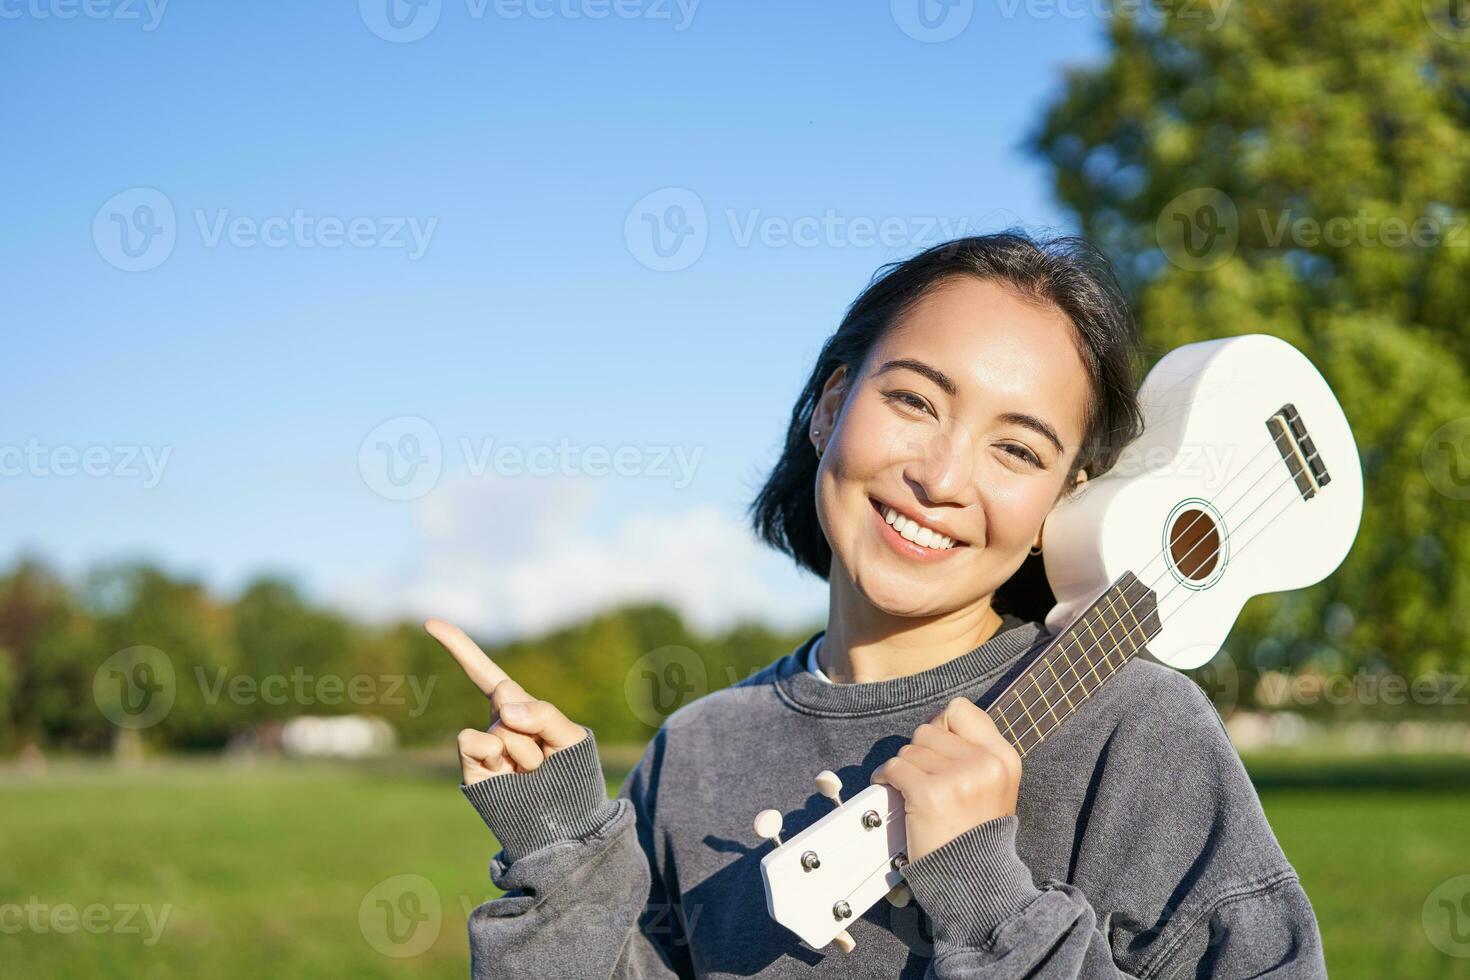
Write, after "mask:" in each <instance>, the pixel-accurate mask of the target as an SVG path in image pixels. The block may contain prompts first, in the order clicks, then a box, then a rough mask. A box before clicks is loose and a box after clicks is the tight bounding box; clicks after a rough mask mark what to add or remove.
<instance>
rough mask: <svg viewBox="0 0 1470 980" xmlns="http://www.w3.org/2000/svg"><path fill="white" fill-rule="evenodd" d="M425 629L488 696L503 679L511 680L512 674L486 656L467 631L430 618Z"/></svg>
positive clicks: (425, 624)
mask: <svg viewBox="0 0 1470 980" xmlns="http://www.w3.org/2000/svg"><path fill="white" fill-rule="evenodd" d="M424 629H425V630H427V631H428V633H429V635H430V636H432V637H433V638H434V639H436V640H438V641H439V643H440V644H441V645H442V646H443V647H444V649H446V650H448V651H449V653H450V656H452V657H454V659H455V661H456V662H457V663H458V664H459V666H460V669H461V670H463V671H464V672H465V674H466V676H468V677H469V679H470V680H472V681H474V682H475V686H476V687H478V688H479V689H480V690H481V691H483V692H484V693H485V696H486V697H489V696H490V692H491V691H493V690H495V685H497V684H499V683H500V682H501V681H508V680H510V675H509V674H507V673H506V672H505V671H503V670H501V669H500V667H499V666H497V665H496V663H495V661H493V660H491V659H490V658H489V657H487V656H485V651H483V650H481V649H480V647H479V645H478V644H476V643H475V641H474V640H472V639H470V638H469V636H468V635H466V633H465V631H464V630H462V629H460V628H459V627H458V626H455V625H453V624H451V623H446V622H444V620H442V619H430V620H426V621H425V622H424Z"/></svg>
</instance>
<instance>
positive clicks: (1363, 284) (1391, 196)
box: [1028, 0, 1470, 675]
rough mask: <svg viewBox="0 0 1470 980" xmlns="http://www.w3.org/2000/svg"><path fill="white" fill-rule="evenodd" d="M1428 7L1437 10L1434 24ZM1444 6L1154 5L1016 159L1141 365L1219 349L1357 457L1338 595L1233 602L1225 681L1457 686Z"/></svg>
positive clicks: (1466, 292)
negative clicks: (1297, 670)
mask: <svg viewBox="0 0 1470 980" xmlns="http://www.w3.org/2000/svg"><path fill="white" fill-rule="evenodd" d="M1440 7H1444V10H1443V12H1441V11H1440V10H1439V8H1440ZM1453 13H1454V8H1453V6H1452V5H1447V4H1435V3H1426V4H1422V5H1421V4H1420V3H1418V2H1391V3H1383V2H1381V0H1333V2H1330V3H1329V2H1315V0H1279V2H1276V3H1269V4H1246V3H1242V2H1238V0H1214V2H1213V4H1200V3H1195V2H1193V0H1188V2H1179V3H1171V2H1164V3H1157V4H1155V5H1154V6H1152V7H1150V8H1148V11H1147V13H1146V15H1144V16H1128V15H1126V14H1125V13H1124V12H1123V10H1122V8H1119V9H1118V10H1117V11H1115V15H1114V16H1113V17H1111V18H1109V20H1108V28H1107V36H1108V41H1109V45H1108V48H1109V50H1108V54H1107V57H1106V59H1105V61H1104V62H1103V63H1102V64H1099V65H1094V66H1089V67H1082V68H1076V69H1073V70H1070V71H1068V72H1067V75H1066V78H1065V81H1064V84H1063V86H1062V89H1061V92H1060V94H1059V95H1058V96H1057V98H1056V99H1055V101H1054V103H1053V104H1052V105H1051V106H1050V107H1049V109H1048V111H1047V112H1046V114H1045V116H1044V118H1043V119H1042V120H1041V122H1040V124H1039V125H1038V126H1037V128H1036V130H1035V131H1034V132H1033V133H1032V134H1031V135H1030V137H1029V139H1028V144H1029V147H1030V148H1031V150H1032V152H1033V153H1035V154H1036V155H1038V156H1039V157H1040V158H1042V159H1043V160H1045V161H1046V162H1047V164H1048V165H1049V167H1050V170H1051V172H1052V175H1053V177H1054V184H1055V190H1056V193H1057V195H1058V197H1059V198H1060V200H1061V201H1062V202H1063V203H1064V204H1065V205H1066V206H1067V207H1068V208H1069V209H1070V210H1071V211H1073V212H1074V213H1075V215H1076V217H1077V220H1078V222H1079V224H1080V229H1081V232H1082V233H1083V234H1084V235H1086V236H1087V237H1089V238H1091V239H1092V240H1093V241H1095V242H1097V243H1098V244H1099V245H1100V246H1102V247H1103V248H1104V250H1105V251H1107V252H1108V253H1109V255H1110V256H1111V257H1112V258H1113V259H1114V260H1115V262H1116V263H1117V265H1118V268H1119V271H1120V275H1121V276H1122V278H1123V280H1124V284H1125V288H1126V289H1127V291H1128V293H1129V295H1130V299H1131V300H1132V302H1133V304H1134V308H1135V313H1136V314H1137V316H1138V319H1139V322H1140V326H1141V331H1142V335H1143V339H1144V342H1145V344H1146V347H1147V349H1148V351H1149V356H1150V358H1153V357H1157V356H1158V355H1160V354H1162V353H1163V352H1166V351H1168V350H1170V349H1173V348H1174V347H1177V346H1179V345H1181V344H1186V343H1190V342H1193V341H1198V340H1204V339H1210V338H1216V337H1224V336H1230V335H1235V334H1242V333H1268V334H1273V335H1275V336H1278V337H1281V338H1283V339H1285V340H1287V341H1289V342H1290V343H1292V344H1293V345H1295V346H1296V347H1297V348H1298V349H1300V350H1301V351H1302V352H1303V353H1304V354H1306V355H1307V356H1308V357H1309V358H1310V359H1311V360H1312V361H1313V362H1314V363H1315V364H1316V365H1317V367H1318V368H1319V369H1320V370H1321V371H1322V373H1323V375H1324V376H1325V377H1326V379H1327V381H1328V383H1329V384H1330V385H1332V387H1333V390H1334V391H1335V392H1336V393H1337V395H1338V398H1339V400H1340V401H1341V403H1342V405H1343V409H1344V411H1345V412H1346V414H1347V416H1348V419H1349V422H1350V423H1351V425H1352V428H1353V431H1354V434H1355V436H1356V438H1357V440H1358V444H1359V449H1360V452H1361V456H1362V463H1363V472H1364V480H1365V501H1364V515H1363V522H1362V525H1361V528H1360V531H1359V535H1358V539H1357V542H1356V544H1355V546H1354V548H1353V550H1352V552H1351V554H1350V555H1349V556H1348V558H1347V560H1346V561H1345V563H1344V565H1343V566H1342V567H1341V568H1340V569H1339V570H1338V572H1337V573H1336V574H1334V575H1333V576H1331V577H1329V578H1328V579H1327V580H1326V581H1325V582H1323V583H1320V584H1319V585H1317V586H1314V587H1312V588H1310V589H1307V590H1303V591H1301V592H1297V593H1287V594H1280V595H1272V596H1266V597H1261V598H1258V599H1256V600H1253V601H1252V602H1251V603H1249V604H1248V605H1247V607H1246V609H1245V611H1244V613H1243V615H1242V617H1241V619H1240V621H1239V622H1238V624H1237V626H1236V629H1235V631H1234V633H1233V634H1232V637H1231V640H1230V642H1229V643H1227V650H1228V651H1230V653H1231V655H1232V657H1233V658H1234V659H1235V661H1236V663H1237V664H1238V665H1239V666H1240V667H1241V668H1243V669H1244V670H1245V671H1246V673H1247V675H1249V673H1250V672H1252V671H1254V670H1257V669H1264V668H1274V667H1293V666H1299V665H1302V664H1304V663H1306V662H1309V661H1310V662H1314V663H1317V664H1319V665H1320V664H1326V665H1328V666H1332V667H1336V668H1338V669H1354V668H1359V667H1374V668H1378V669H1387V670H1392V671H1394V672H1398V673H1402V674H1406V675H1409V674H1418V673H1421V672H1425V671H1435V670H1438V671H1450V670H1455V671H1460V672H1463V671H1465V670H1466V669H1470V572H1467V570H1466V569H1467V559H1470V522H1467V521H1466V515H1467V510H1466V508H1467V500H1466V497H1467V496H1470V492H1465V490H1466V482H1465V479H1464V476H1463V474H1464V473H1466V472H1467V471H1470V465H1467V464H1470V384H1467V374H1470V333H1467V331H1466V330H1465V329H1464V327H1463V324H1462V320H1463V318H1464V311H1465V309H1466V308H1467V302H1470V274H1467V273H1470V227H1467V222H1466V218H1467V214H1470V200H1467V198H1470V179H1467V178H1470V33H1467V32H1465V31H1464V29H1463V28H1462V27H1461V25H1460V22H1459V20H1458V19H1457V18H1455V17H1454V16H1452V14H1453Z"/></svg>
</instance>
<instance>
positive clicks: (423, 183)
mask: <svg viewBox="0 0 1470 980" xmlns="http://www.w3.org/2000/svg"><path fill="white" fill-rule="evenodd" d="M0 49H3V53H4V57H3V60H0V79H3V81H4V89H5V92H6V96H5V98H4V101H3V108H0V121H3V129H4V141H5V146H6V148H7V149H6V153H5V154H4V157H3V162H0V167H3V168H4V169H5V171H6V175H7V178H8V179H7V186H9V187H10V188H11V191H10V192H9V193H8V194H6V195H5V199H4V203H3V205H0V207H3V209H4V214H5V218H4V220H3V221H0V249H3V253H4V269H5V276H6V290H5V294H6V303H5V306H6V315H5V323H6V331H5V339H6V344H5V353H6V357H5V364H6V371H5V377H6V398H5V401H6V405H7V411H6V412H5V413H4V415H3V418H0V513H3V514H4V515H5V520H4V521H3V523H0V563H3V564H0V964H4V968H3V969H0V973H3V974H5V975H7V976H12V975H13V976H27V977H32V976H37V977H39V976H90V975H97V976H150V977H174V976H199V975H204V976H217V977H231V976H245V975H251V974H254V973H256V972H257V971H258V970H259V969H261V968H262V966H263V965H264V964H267V963H268V964H269V969H270V971H271V972H272V973H273V974H274V975H277V976H319V975H346V974H351V975H354V976H362V977H369V976H397V975H419V976H429V975H437V976H444V977H451V976H463V975H465V973H466V972H467V969H468V950H467V941H466V935H465V920H466V916H467V914H468V912H469V910H471V909H472V908H474V906H475V905H477V904H479V903H480V902H482V901H484V900H486V899H488V898H490V897H492V895H493V889H492V887H491V885H490V882H489V877H488V874H487V872H486V864H487V861H488V859H489V857H490V856H491V854H492V853H493V852H494V850H495V845H494V842H493V841H492V840H491V839H489V836H488V833H487V832H486V831H485V829H484V827H483V825H482V824H481V823H480V821H479V819H478V817H476V815H475V814H474V812H473V811H472V810H471V808H470V807H469V806H468V804H466V803H465V801H464V800H463V799H462V797H461V796H460V794H459V791H458V788H457V781H458V773H457V767H456V764H455V754H454V749H453V741H452V740H453V736H454V734H455V733H456V732H457V731H458V730H459V729H460V728H463V727H465V726H466V725H480V724H483V719H484V716H485V706H484V703H483V699H482V698H481V697H480V695H479V694H478V693H477V692H476V691H474V690H473V688H471V687H470V685H469V684H468V683H467V682H466V681H465V680H464V678H463V677H462V676H461V675H460V674H459V672H458V670H457V669H456V668H455V667H454V665H453V664H452V663H451V662H449V661H448V658H447V657H446V656H445V654H444V653H443V652H442V650H440V649H439V648H438V646H437V645H436V644H435V643H434V642H433V641H432V640H430V639H429V638H428V637H427V636H426V635H425V634H424V633H423V631H422V629H421V626H420V623H421V621H422V618H423V617H424V616H426V615H437V616H441V617H444V618H447V619H450V620H452V621H455V622H458V623H461V624H463V625H464V626H466V627H467V628H469V629H470V630H471V631H472V632H473V633H474V635H476V636H477V637H478V638H479V639H480V640H481V641H482V643H483V644H484V645H485V647H486V649H487V650H488V651H489V652H490V653H491V654H492V656H495V657H496V658H497V659H498V660H499V661H500V662H501V663H502V664H503V665H504V666H505V667H506V668H507V669H508V670H509V671H510V672H511V673H512V675H514V676H516V677H517V678H518V679H519V680H521V681H522V682H523V683H524V684H525V685H526V687H527V688H529V689H531V690H532V691H554V692H555V694H556V699H557V701H558V703H559V704H560V705H561V706H562V707H563V708H564V709H565V710H566V712H567V713H568V714H569V715H570V716H571V717H573V718H575V719H577V720H579V721H582V722H585V723H586V724H588V725H590V726H592V727H593V728H594V729H595V730H596V731H597V733H598V736H599V741H600V742H601V743H602V744H603V745H604V746H605V749H604V757H605V759H606V760H607V761H608V768H609V772H608V777H609V780H610V782H611V783H612V785H613V786H614V787H616V786H617V785H618V784H619V783H620V782H621V779H622V775H623V773H624V772H625V771H626V768H627V766H629V765H630V764H631V762H632V761H633V760H634V759H636V758H637V755H638V753H639V751H640V748H641V746H642V744H643V743H644V742H645V741H646V740H647V738H648V737H649V735H650V734H651V733H652V732H653V731H654V730H655V729H656V728H657V726H658V724H659V723H660V722H661V721H662V719H663V718H664V717H666V716H667V715H668V714H669V713H670V712H671V711H672V710H674V709H675V708H677V707H678V706H680V705H681V704H684V703H687V701H689V700H690V699H692V698H694V697H697V696H699V695H701V694H703V693H706V692H707V691H709V690H713V689H715V688H718V687H722V686H724V685H726V684H729V683H731V682H733V681H735V680H738V679H740V678H743V677H745V676H747V675H748V674H749V673H750V672H751V671H753V670H755V669H756V668H758V667H760V666H762V665H764V664H766V663H768V662H769V661H770V660H772V659H774V658H775V657H777V656H780V655H782V654H784V653H786V652H788V651H789V650H790V649H791V648H792V647H793V646H794V645H795V644H796V643H798V642H800V641H801V640H803V639H805V638H806V637H808V636H809V635H810V634H811V633H812V632H813V631H815V630H817V629H820V628H821V627H822V624H823V620H824V617H825V613H826V587H825V584H824V583H821V582H819V581H817V580H816V579H815V578H813V577H811V576H803V575H799V574H798V573H797V572H796V570H795V568H794V566H793V565H792V564H791V562H789V561H788V560H787V559H784V558H782V557H781V556H779V555H776V554H775V553H773V552H771V551H769V550H767V549H764V548H762V547H761V546H759V545H757V544H756V542H755V541H754V539H753V537H752V535H751V534H750V532H749V531H748V530H747V528H746V526H745V519H744V510H745V507H746V505H747V504H748V503H749V501H750V498H751V497H752V496H753V495H754V493H755V491H756V489H757V488H758V487H759V485H760V481H761V480H762V478H763V477H764V475H765V473H766V471H767V470H768V468H769V467H770V465H771V464H772V463H773V462H774V461H775V459H776V455H777V451H778V449H779V447H780V445H781V440H782V438H783V436H784V432H785V426H786V423H787V420H788V417H789V413H790V411H791V406H792V403H793V401H794V399H795V397H796V394H797V392H798V390H799V387H800V384H801V383H802V381H803V380H804V379H805V377H806V375H807V373H808V372H809V371H810V369H811V364H812V362H813V360H814V358H815V356H816V353H817V351H818V349H819V346H820V344H821V342H822V341H823V339H824V338H825V337H826V336H827V335H828V333H829V332H830V331H831V330H832V329H833V328H834V327H835V326H836V324H837V322H838V320H839V319H840V317H841V315H842V312H843V310H844V308H845V306H846V305H847V304H848V303H849V302H850V301H851V300H852V299H853V298H854V297H855V296H856V295H857V293H858V292H859V291H860V290H861V288H862V287H863V285H864V284H865V283H866V282H867V280H868V278H869V277H870V276H871V275H872V274H873V272H874V271H875V270H876V269H877V268H878V267H879V266H880V265H882V264H884V263H886V262H889V261H893V260H895V259H899V258H903V257H905V256H907V255H909V254H912V253H913V252H915V251H917V250H919V249H921V248H923V247H925V246H927V245H931V244H934V243H935V242H938V241H942V240H944V239H947V238H953V237H956V236H959V235H963V234H971V233H980V232H988V231H997V230H1002V229H1005V228H1009V227H1020V228H1023V229H1025V230H1027V231H1030V232H1032V233H1033V234H1038V235H1045V234H1054V233H1081V234H1083V235H1086V236H1088V237H1089V238H1091V239H1092V240H1094V241H1095V242H1097V243H1098V244H1099V245H1101V246H1102V247H1103V248H1104V250H1105V251H1106V252H1107V253H1108V254H1109V256H1110V257H1111V258H1112V259H1113V260H1114V261H1115V262H1116V264H1117V267H1118V269H1119V272H1120V274H1121V275H1122V276H1123V278H1124V280H1125V285H1126V287H1127V289H1128V291H1129V294H1130V299H1131V300H1132V302H1133V303H1134V306H1135V312H1136V314H1137V316H1138V318H1139V320H1140V323H1141V326H1142V332H1143V335H1144V338H1145V341H1146V343H1147V345H1148V349H1149V351H1150V357H1151V358H1153V357H1157V356H1158V355H1160V354H1162V353H1163V352H1166V351H1168V350H1170V349H1172V348H1173V347H1176V346H1178V345H1180V344H1183V343H1188V342H1192V341H1196V340H1201V339H1207V338H1214V337H1220V336H1227V335H1232V334H1238V333H1247V332H1265V333H1270V334H1274V335H1276V336H1279V337H1282V338H1284V339H1286V340H1288V341H1290V342H1291V343H1292V344H1294V345H1296V346H1297V347H1298V348H1299V349H1301V350H1302V351H1303V352H1305V353H1306V354H1307V355H1308V356H1309V357H1310V358H1311V359H1312V360H1313V361H1314V363H1316V365H1317V366H1318V367H1319V368H1320V369H1321V370H1322V372H1323V373H1324V375H1325V376H1326V377H1327V379H1328V381H1329V383H1330V384H1331V385H1332V386H1333V388H1334V390H1335V391H1336V392H1337V394H1338V396H1339V398H1340V400H1341V402H1342V404H1343V406H1344V408H1345V410H1346V412H1347V415H1348V417H1349V419H1350V421H1351V423H1352V425H1353V428H1354V430H1355V433H1356V436H1357V439H1358V442H1359V445H1360V448H1361V450H1362V463H1363V468H1364V475H1365V482H1366V492H1367V497H1366V502H1365V510H1364V515H1363V522H1362V526H1361V530H1360V532H1359V536H1358V540H1357V543H1356V546H1355V548H1354V550H1353V551H1352V553H1351V554H1350V555H1349V557H1348V559H1347V560H1346V562H1345V563H1344V564H1343V566H1342V567H1341V568H1340V569H1339V570H1338V572H1337V573H1335V574H1334V575H1333V576H1331V577H1330V578H1329V579H1328V580H1326V581H1325V582H1323V583H1321V584H1319V585H1317V586H1315V587H1313V588H1310V589H1306V590H1303V591H1300V592H1295V593H1290V594H1282V595H1275V596H1265V597H1260V598H1258V599H1256V600H1253V601H1252V602H1251V603H1250V604H1249V605H1248V606H1247V607H1246V609H1245V610H1244V613H1243V615H1242V617H1241V618H1240V621H1239V622H1238V624H1237V626H1236V628H1235V630H1234V632H1233V633H1232V634H1231V636H1230V639H1229V641H1228V642H1227V643H1226V645H1225V646H1224V648H1222V649H1221V650H1220V651H1219V653H1218V654H1217V655H1216V656H1215V659H1214V660H1212V661H1211V662H1210V663H1209V664H1208V665H1206V666H1205V667H1203V668H1201V669H1199V670H1197V671H1193V672H1191V675H1192V676H1193V677H1194V678H1195V679H1196V680H1197V681H1198V682H1199V683H1200V684H1201V685H1202V686H1203V687H1204V689H1205V690H1206V691H1207V692H1208V693H1209V694H1210V696H1211V697H1212V699H1213V700H1214V701H1215V703H1216V706H1217V707H1218V708H1219V710H1220V713H1221V715H1222V717H1224V718H1225V720H1226V723H1227V726H1228V728H1229V730H1230V732H1231V735H1232V737H1233V738H1234V740H1235V741H1236V744H1237V746H1238V748H1239V749H1240V750H1241V753H1242V757H1243V758H1244V759H1245V761H1246V764H1247V766H1248V768H1249V769H1250V771H1251V774H1252V776H1253V778H1254V779H1255V781H1256V785H1257V787H1258V790H1259V792H1260V795H1261V799H1262V801H1263V803H1264V805H1265V808H1266V812H1267V815H1268V817H1269V818H1270V820H1271V822H1272V826H1273V827H1274V828H1275V830H1276V832H1277V835H1278V837H1279V839H1280V841H1281V843H1282V845H1283V847H1284V849H1285V850H1286V853H1287V855H1288V857H1289V858H1290V859H1291V860H1292V862H1293V863H1294V865H1295V866H1296V868H1297V869H1298V871H1299V873H1300V875H1301V878H1302V880H1303V883H1304V885H1305V887H1306V890H1307V893H1308V895H1309V896H1310V897H1311V899H1312V901H1313V903H1314V906H1315V908H1316V911H1317V915H1318V918H1319V921H1320V924H1321V927H1322V932H1323V937H1324V941H1325V945H1326V952H1327V960H1328V964H1329V967H1330V969H1331V972H1332V974H1333V975H1334V976H1338V977H1385V976H1404V977H1428V976H1435V977H1438V976H1470V853H1467V844H1466V835H1465V828H1466V826H1467V823H1470V711H1467V699H1470V689H1467V684H1466V676H1467V670H1470V649H1467V640H1470V572H1467V570H1466V564H1467V562H1466V559H1467V557H1470V523H1467V514H1470V511H1467V507H1470V504H1467V500H1470V384H1467V370H1470V333H1467V331H1466V330H1465V328H1464V316H1463V313H1462V311H1463V310H1464V309H1465V306H1466V302H1467V299H1470V274H1467V272H1470V228H1467V209H1470V12H1467V11H1466V10H1465V9H1464V5H1463V4H1461V3H1459V2H1458V0H1448V2H1447V0H1423V2H1422V3H1421V2H1419V0H1387V2H1385V0H1333V2H1309V0H1277V2H1272V3H1262V2H1246V0H1182V2H1178V3H1172V2H1171V3H1159V2H1143V0H1137V2H1130V0H1116V2H1108V0H891V2H888V3H883V2H878V3H873V4H867V5H848V4H837V3H834V2H832V0H803V2H796V3H781V4H777V3H769V2H761V3H752V2H746V3H731V2H728V0H360V2H356V3H354V2H351V0H337V2H332V3H312V4H301V3H282V2H271V0H262V2H258V3H253V4H228V5H227V4H198V3H184V2H169V0H0Z"/></svg>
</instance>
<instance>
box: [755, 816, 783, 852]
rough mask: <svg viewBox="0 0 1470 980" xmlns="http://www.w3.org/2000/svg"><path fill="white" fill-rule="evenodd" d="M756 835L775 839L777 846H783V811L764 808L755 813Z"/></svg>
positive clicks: (771, 839)
mask: <svg viewBox="0 0 1470 980" xmlns="http://www.w3.org/2000/svg"><path fill="white" fill-rule="evenodd" d="M755 832H756V836H758V837H763V838H765V839H766V840H770V841H775V842H776V846H777V847H780V846H781V811H780V810H762V811H761V812H760V813H757V814H756V815H755Z"/></svg>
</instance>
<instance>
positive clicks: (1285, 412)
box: [1266, 402, 1332, 500]
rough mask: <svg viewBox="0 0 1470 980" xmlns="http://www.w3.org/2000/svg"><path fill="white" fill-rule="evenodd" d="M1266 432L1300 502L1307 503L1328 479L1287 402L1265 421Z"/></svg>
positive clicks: (1301, 424) (1312, 445)
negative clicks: (1269, 435) (1300, 496)
mask: <svg viewBox="0 0 1470 980" xmlns="http://www.w3.org/2000/svg"><path fill="white" fill-rule="evenodd" d="M1266 429H1267V431H1269V432H1270V433H1271V440H1272V441H1273V442H1275V443H1276V449H1277V451H1278V452H1280V453H1281V460H1282V462H1284V463H1285V464H1286V469H1287V472H1289V473H1290V474H1291V477H1292V479H1293V480H1295V481H1296V488H1297V492H1299V493H1300V494H1301V495H1302V499H1303V500H1311V499H1312V498H1313V497H1315V496H1316V495H1317V491H1318V490H1320V489H1322V488H1323V487H1325V486H1327V484H1329V483H1331V482H1332V476H1331V474H1329V473H1328V472H1327V467H1326V466H1325V465H1323V463H1322V458H1321V457H1320V456H1318V455H1317V447H1316V445H1314V444H1313V442H1312V437H1311V436H1310V435H1309V434H1308V433H1307V425H1306V423H1305V422H1303V421H1302V417H1301V416H1300V415H1299V414H1297V410H1296V406H1295V405H1293V404H1292V403H1291V402H1287V403H1286V404H1285V405H1282V406H1281V408H1280V409H1278V410H1277V411H1276V414H1274V415H1272V416H1271V417H1270V418H1268V419H1267V420H1266Z"/></svg>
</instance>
